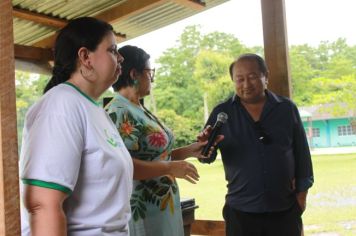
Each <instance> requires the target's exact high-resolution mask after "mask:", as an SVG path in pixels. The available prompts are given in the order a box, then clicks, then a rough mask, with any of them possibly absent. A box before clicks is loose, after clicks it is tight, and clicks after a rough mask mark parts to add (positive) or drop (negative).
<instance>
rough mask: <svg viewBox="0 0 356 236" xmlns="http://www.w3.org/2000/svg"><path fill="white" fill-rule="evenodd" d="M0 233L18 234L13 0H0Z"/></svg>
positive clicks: (14, 235)
mask: <svg viewBox="0 0 356 236" xmlns="http://www.w3.org/2000/svg"><path fill="white" fill-rule="evenodd" d="M0 9H1V11H0V81H1V83H0V235H2V236H19V235H20V234H21V225H20V203H19V202H20V201H19V199H20V197H19V177H18V156H17V153H18V145H17V127H16V92H15V67H14V46H13V45H14V37H13V17H12V1H11V0H2V1H0Z"/></svg>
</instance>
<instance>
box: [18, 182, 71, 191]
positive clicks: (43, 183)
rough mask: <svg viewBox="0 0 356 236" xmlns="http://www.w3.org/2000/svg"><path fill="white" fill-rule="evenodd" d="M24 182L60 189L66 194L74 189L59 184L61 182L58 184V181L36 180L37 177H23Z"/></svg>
mask: <svg viewBox="0 0 356 236" xmlns="http://www.w3.org/2000/svg"><path fill="white" fill-rule="evenodd" d="M22 182H23V183H24V184H28V185H34V186H38V187H43V188H50V189H55V190H59V191H61V192H64V193H66V194H71V193H72V190H70V189H69V188H67V187H64V186H62V185H59V184H56V183H52V182H45V181H42V180H36V179H22Z"/></svg>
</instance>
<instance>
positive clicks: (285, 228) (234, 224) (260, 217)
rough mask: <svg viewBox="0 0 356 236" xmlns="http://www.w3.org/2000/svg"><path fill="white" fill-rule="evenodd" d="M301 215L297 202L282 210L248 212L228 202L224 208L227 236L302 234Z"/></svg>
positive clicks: (284, 235) (290, 235) (299, 235)
mask: <svg viewBox="0 0 356 236" xmlns="http://www.w3.org/2000/svg"><path fill="white" fill-rule="evenodd" d="M301 215H302V210H301V208H300V207H299V205H298V203H297V202H296V203H295V204H294V205H293V207H292V208H290V209H288V210H286V211H282V212H271V213H246V212H241V211H238V210H236V209H234V208H232V207H230V206H228V205H227V204H225V206H224V209H223V216H224V219H225V230H226V236H301V233H302V231H303V222H302V217H301Z"/></svg>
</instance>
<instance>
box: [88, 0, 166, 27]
mask: <svg viewBox="0 0 356 236" xmlns="http://www.w3.org/2000/svg"><path fill="white" fill-rule="evenodd" d="M166 2H167V0H145V1H142V0H128V1H124V2H123V3H122V4H119V5H117V6H116V7H113V8H111V9H109V10H107V11H104V12H102V13H100V14H98V15H96V16H94V17H95V18H98V19H100V20H103V21H106V22H109V23H115V22H117V21H119V20H123V19H126V18H128V17H130V16H132V15H135V14H138V13H141V12H144V11H147V10H148V9H152V8H154V7H157V6H159V5H162V4H163V3H166Z"/></svg>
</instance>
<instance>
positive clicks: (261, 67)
mask: <svg viewBox="0 0 356 236" xmlns="http://www.w3.org/2000/svg"><path fill="white" fill-rule="evenodd" d="M243 60H253V61H256V62H257V64H258V68H259V70H260V71H261V72H262V74H264V75H266V74H267V72H268V67H267V64H266V62H265V60H264V59H263V58H262V57H260V56H259V55H257V54H254V53H245V54H242V55H240V56H239V57H238V58H237V59H236V60H235V61H233V62H232V63H231V64H230V67H229V72H230V77H231V79H233V77H232V76H233V75H232V70H233V68H234V66H235V64H236V63H237V62H239V61H243Z"/></svg>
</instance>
